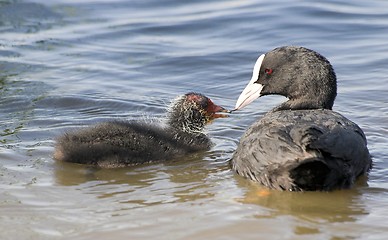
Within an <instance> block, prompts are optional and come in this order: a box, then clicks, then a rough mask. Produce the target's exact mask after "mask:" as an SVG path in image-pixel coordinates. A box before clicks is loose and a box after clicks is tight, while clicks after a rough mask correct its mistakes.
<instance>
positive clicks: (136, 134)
mask: <svg viewBox="0 0 388 240" xmlns="http://www.w3.org/2000/svg"><path fill="white" fill-rule="evenodd" d="M219 112H228V111H227V110H226V109H224V108H222V107H220V106H217V105H215V104H214V103H213V102H212V101H211V100H210V99H209V98H207V97H206V96H204V95H202V94H199V93H193V92H190V93H187V94H185V95H183V96H180V97H179V98H177V99H176V100H175V101H173V103H172V104H171V106H170V108H169V110H168V113H167V123H166V126H160V125H155V124H151V123H149V122H144V121H143V122H139V121H127V122H125V121H113V122H106V123H101V124H98V125H96V126H94V127H91V128H86V129H83V130H81V131H78V132H74V133H67V134H65V135H63V136H61V137H60V138H59V139H58V141H57V145H56V149H55V153H54V158H55V159H57V160H59V161H66V162H74V163H81V164H91V165H97V166H100V167H104V168H114V167H125V166H131V165H137V164H142V163H148V162H155V161H163V160H169V159H174V158H178V157H182V156H184V155H186V154H190V153H194V152H198V151H204V150H208V149H209V148H210V147H211V141H210V139H209V138H208V137H207V136H206V135H205V134H204V133H203V130H204V127H205V126H206V124H208V123H210V122H211V121H212V120H213V119H215V118H220V117H226V115H224V114H220V113H219Z"/></svg>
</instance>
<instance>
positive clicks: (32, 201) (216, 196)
mask: <svg viewBox="0 0 388 240" xmlns="http://www.w3.org/2000/svg"><path fill="white" fill-rule="evenodd" d="M387 9H388V2H385V1H377V0H375V1H360V0H355V1H351V2H349V1H344V0H338V1H329V2H322V3H318V2H308V1H271V2H267V1H253V0H245V1H240V0H229V1H228V0H218V1H178V0H164V1H159V0H148V1H136V0H133V1H132V0H131V1H124V0H116V1H102V0H99V1H72V0H56V1H44V0H36V1H1V2H0V189H1V190H0V209H1V214H0V236H1V239H62V238H64V239H68V238H72V239H91V238H93V239H107V238H109V239H124V238H125V239H150V238H158V239H258V238H259V239H311V238H314V239H383V238H385V237H386V235H387V233H388V227H387V226H386V222H387V220H388V219H387V216H388V210H387V209H388V203H387V201H386V199H387V197H388V170H387V169H388V163H387V162H386V161H387V158H388V150H387V148H386V145H387V140H386V136H387V133H388V127H387V123H388V107H387V106H388V94H387V93H388V79H387V76H388V68H387V66H388V57H387V52H388V45H387V42H388V36H387V31H388V11H387ZM282 45H301V46H305V47H308V48H312V49H315V50H317V51H318V52H320V53H322V54H323V55H324V56H326V57H327V58H328V59H329V60H330V61H331V63H332V64H333V65H334V67H335V69H336V72H337V76H338V80H339V83H338V85H339V94H338V97H337V99H336V103H335V107H334V108H335V110H336V111H339V112H341V113H343V114H344V115H345V116H347V117H348V118H350V119H352V120H353V121H355V122H356V123H358V124H359V125H360V126H361V127H362V128H363V130H364V131H365V133H366V135H367V138H368V141H369V142H368V144H369V149H370V152H371V153H372V155H373V157H374V168H373V170H372V171H371V172H370V175H369V179H368V181H367V183H368V184H367V185H365V184H362V183H358V184H357V185H356V186H355V187H354V188H353V189H351V190H344V191H335V192H332V193H319V192H312V193H310V192H309V193H289V192H277V191H269V192H268V191H265V190H263V189H262V188H260V187H258V186H257V185H255V184H253V183H251V182H249V181H247V180H245V179H242V178H240V177H239V176H236V175H235V174H234V173H233V172H232V171H230V169H229V166H228V160H229V159H230V157H231V155H232V153H233V150H234V149H235V148H236V145H237V143H238V139H239V137H240V136H241V135H242V134H243V132H244V130H245V129H246V128H247V127H248V126H249V125H250V124H251V123H252V122H253V121H255V120H256V119H257V118H259V117H260V116H261V115H262V114H263V113H265V112H266V111H268V110H269V109H271V108H272V107H274V106H275V105H277V104H278V103H280V102H281V101H284V98H281V97H276V96H273V97H265V98H261V99H259V100H256V102H255V103H253V104H252V105H250V106H249V107H247V108H245V109H244V110H243V111H241V112H240V113H236V114H235V115H233V116H232V117H231V118H228V119H219V120H218V121H215V122H214V123H213V124H212V125H210V126H209V128H208V134H209V136H211V138H212V140H213V141H214V143H215V146H214V148H213V149H212V150H211V151H209V152H207V153H204V154H198V155H194V156H190V157H188V158H187V159H182V160H181V161H175V162H168V163H160V164H153V165H145V166H139V167H133V168H125V169H111V170H98V169H93V168H90V167H87V166H79V165H75V164H60V163H56V162H55V161H54V160H53V159H52V154H53V146H54V143H55V138H56V137H57V136H59V135H61V134H62V133H64V132H65V131H68V130H71V129H76V128H79V127H83V126H87V125H90V124H93V123H96V122H101V121H104V120H109V119H122V118H124V119H145V118H146V119H159V118H162V117H163V116H164V110H165V107H166V105H167V104H168V103H169V101H170V100H171V99H173V98H174V97H175V96H177V95H179V94H183V93H186V92H188V91H198V92H202V93H204V94H206V95H207V96H209V97H210V98H211V99H212V100H213V101H214V102H215V103H217V104H219V105H222V106H224V107H228V108H232V107H233V106H234V104H235V101H236V99H237V97H238V95H239V93H240V92H241V91H242V89H243V88H244V87H245V84H246V83H247V82H248V80H249V79H250V75H251V70H252V67H253V64H254V62H255V60H256V58H257V56H258V55H259V54H261V53H263V52H266V51H269V50H271V49H273V48H275V47H278V46H282Z"/></svg>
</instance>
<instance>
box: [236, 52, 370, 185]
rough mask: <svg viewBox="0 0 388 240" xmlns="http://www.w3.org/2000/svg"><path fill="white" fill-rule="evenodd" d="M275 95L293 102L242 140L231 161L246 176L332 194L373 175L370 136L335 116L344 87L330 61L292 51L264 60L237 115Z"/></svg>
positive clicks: (268, 55) (256, 68) (258, 64)
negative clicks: (336, 101) (340, 88)
mask: <svg viewBox="0 0 388 240" xmlns="http://www.w3.org/2000/svg"><path fill="white" fill-rule="evenodd" d="M269 94H278V95H282V96H285V97H287V98H288V99H289V100H288V101H286V102H284V103H282V104H280V105H279V106H277V107H275V108H274V109H273V110H272V111H270V112H268V113H267V114H265V115H264V116H263V117H262V118H261V119H260V120H259V121H257V122H255V123H254V124H253V125H252V126H250V127H249V128H248V130H247V131H246V132H245V134H244V135H243V136H242V137H241V139H240V143H239V145H238V148H237V150H236V151H235V153H234V155H233V157H232V160H231V165H232V168H233V169H234V170H235V171H236V172H237V173H238V174H240V175H242V176H244V177H246V178H249V179H252V180H254V181H257V182H260V183H261V184H263V185H265V186H267V187H269V188H274V189H279V190H289V191H298V190H324V191H329V190H333V189H341V188H349V187H351V186H352V184H353V183H354V182H355V180H356V178H357V177H359V176H361V175H364V174H366V173H367V172H368V170H369V169H370V168H371V165H372V160H371V157H370V155H369V151H368V149H367V142H366V138H365V135H364V133H363V131H362V130H361V129H360V127H358V126H357V125H356V124H355V123H354V122H352V121H350V120H348V119H346V118H345V117H344V116H342V115H341V114H339V113H336V112H334V111H332V110H331V109H332V107H333V103H334V99H335V97H336V94H337V83H336V75H335V73H334V70H333V67H332V66H331V64H330V63H329V61H328V60H327V59H326V58H325V57H323V56H322V55H320V54H318V53H317V52H315V51H312V50H310V49H306V48H303V47H291V46H286V47H280V48H276V49H274V50H272V51H270V52H268V53H266V54H263V55H261V56H260V57H259V58H258V60H257V62H256V64H255V66H254V70H253V76H252V79H251V80H250V82H249V83H248V85H247V86H246V88H245V89H244V90H243V92H242V93H241V95H240V97H239V98H238V100H237V103H236V110H239V109H241V108H243V107H244V106H246V105H248V104H249V103H251V102H252V101H253V100H255V99H256V98H258V97H260V96H264V95H269Z"/></svg>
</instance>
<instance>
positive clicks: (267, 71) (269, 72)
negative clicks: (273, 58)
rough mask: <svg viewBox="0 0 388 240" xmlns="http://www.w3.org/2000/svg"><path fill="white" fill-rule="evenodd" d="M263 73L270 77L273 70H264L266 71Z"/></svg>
mask: <svg viewBox="0 0 388 240" xmlns="http://www.w3.org/2000/svg"><path fill="white" fill-rule="evenodd" d="M264 72H265V73H266V74H268V75H271V73H272V72H273V70H272V68H266V69H265V70H264Z"/></svg>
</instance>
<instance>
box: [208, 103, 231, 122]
mask: <svg viewBox="0 0 388 240" xmlns="http://www.w3.org/2000/svg"><path fill="white" fill-rule="evenodd" d="M207 113H208V115H209V116H210V118H211V119H214V118H227V117H229V115H226V114H218V113H230V111H229V110H228V109H225V108H223V107H221V106H218V105H216V104H214V103H213V102H211V101H209V103H208V107H207Z"/></svg>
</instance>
